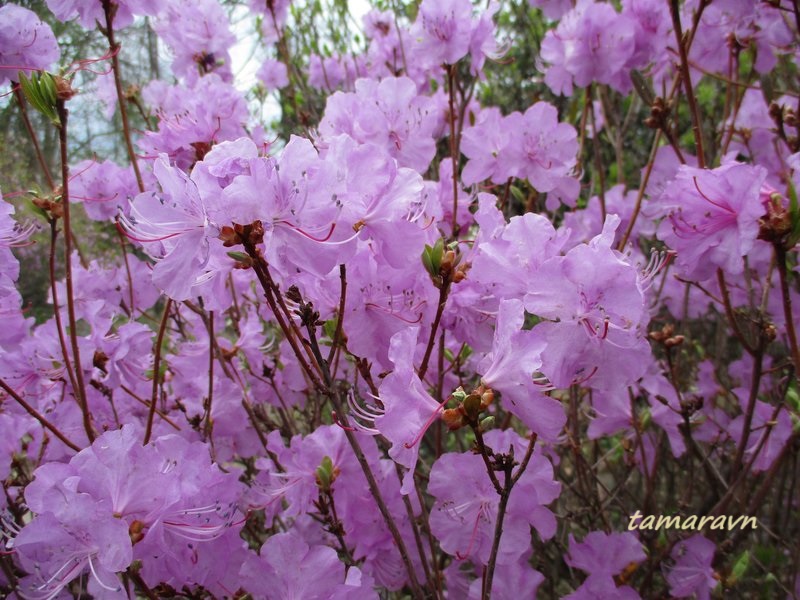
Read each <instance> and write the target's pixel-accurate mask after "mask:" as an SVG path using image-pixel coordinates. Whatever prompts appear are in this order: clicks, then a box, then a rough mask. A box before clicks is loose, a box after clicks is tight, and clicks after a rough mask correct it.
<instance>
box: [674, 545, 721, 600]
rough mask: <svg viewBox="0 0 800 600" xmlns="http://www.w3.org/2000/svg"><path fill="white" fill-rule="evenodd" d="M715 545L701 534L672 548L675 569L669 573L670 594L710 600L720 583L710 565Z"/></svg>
mask: <svg viewBox="0 0 800 600" xmlns="http://www.w3.org/2000/svg"><path fill="white" fill-rule="evenodd" d="M716 549H717V547H716V545H715V544H714V542H712V541H710V540H708V539H706V538H705V537H703V536H702V535H700V534H697V535H694V536H692V537H690V538H689V539H686V540H683V541H680V542H678V543H677V544H676V545H675V547H674V548H673V549H672V554H671V555H670V556H672V558H673V560H675V566H673V567H672V569H670V570H669V572H668V573H667V576H666V577H667V583H669V590H670V593H671V594H672V595H673V596H674V597H676V598H688V597H689V596H692V595H695V597H696V598H697V600H708V598H710V597H711V593H710V592H711V590H713V589H714V588H715V587H717V584H718V583H719V582H718V580H717V578H716V577H715V576H714V575H715V573H714V569H713V567H712V566H711V564H712V563H713V562H714V553H715V552H716Z"/></svg>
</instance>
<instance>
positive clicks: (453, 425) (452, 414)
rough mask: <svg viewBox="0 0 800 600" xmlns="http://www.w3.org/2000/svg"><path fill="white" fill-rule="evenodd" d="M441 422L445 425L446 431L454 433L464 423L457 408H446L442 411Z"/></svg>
mask: <svg viewBox="0 0 800 600" xmlns="http://www.w3.org/2000/svg"><path fill="white" fill-rule="evenodd" d="M442 421H444V424H445V425H447V429H449V430H450V431H455V430H457V429H461V428H462V427H463V426H464V425H466V422H465V421H464V414H463V413H462V412H461V411H460V410H459V409H457V408H446V409H444V410H443V411H442Z"/></svg>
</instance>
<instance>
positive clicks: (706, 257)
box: [658, 162, 767, 281]
mask: <svg viewBox="0 0 800 600" xmlns="http://www.w3.org/2000/svg"><path fill="white" fill-rule="evenodd" d="M766 177H767V171H766V169H764V168H763V167H754V166H750V165H745V164H742V163H737V162H730V163H727V164H724V165H722V166H721V167H718V168H716V169H713V170H708V169H696V168H693V167H688V166H686V165H683V166H681V168H680V169H679V170H678V174H677V175H676V176H675V179H674V180H673V181H672V183H671V184H669V185H667V187H666V188H665V190H664V193H663V194H662V195H661V197H660V198H659V200H658V203H659V204H660V205H661V206H662V208H663V209H664V210H666V211H668V218H666V219H664V221H662V222H661V226H660V227H659V229H658V236H659V238H661V239H662V240H663V241H664V242H665V243H666V244H667V245H669V246H670V248H672V249H673V250H675V251H676V252H677V253H678V256H677V259H676V264H677V266H678V267H679V268H680V269H681V271H682V273H683V275H684V276H685V277H688V278H690V279H697V280H700V281H702V280H705V279H708V278H709V277H711V276H712V275H713V274H714V271H715V270H716V269H717V268H721V269H722V270H723V271H725V272H726V273H728V274H730V275H739V274H741V273H742V271H743V270H744V263H743V261H742V257H743V256H745V255H746V254H747V253H748V252H750V250H751V249H752V248H753V246H754V244H755V242H756V238H757V237H758V228H759V225H758V219H759V218H760V217H761V216H762V215H763V214H764V213H765V212H766V211H765V209H764V206H763V205H762V203H761V199H760V196H759V193H760V190H761V187H762V185H763V184H764V181H765V180H766Z"/></svg>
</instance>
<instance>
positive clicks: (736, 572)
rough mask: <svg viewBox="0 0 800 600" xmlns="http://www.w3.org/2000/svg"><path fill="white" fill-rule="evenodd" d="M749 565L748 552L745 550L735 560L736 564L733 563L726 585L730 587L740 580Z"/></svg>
mask: <svg viewBox="0 0 800 600" xmlns="http://www.w3.org/2000/svg"><path fill="white" fill-rule="evenodd" d="M749 565H750V551H749V550H745V551H744V552H742V554H741V555H739V558H737V559H736V562H735V563H733V569H731V576H730V577H729V578H728V584H729V585H732V584H734V583H736V582H737V581H738V580H740V579H741V578H742V577H743V576H744V574H745V573H746V572H747V567H748V566H749Z"/></svg>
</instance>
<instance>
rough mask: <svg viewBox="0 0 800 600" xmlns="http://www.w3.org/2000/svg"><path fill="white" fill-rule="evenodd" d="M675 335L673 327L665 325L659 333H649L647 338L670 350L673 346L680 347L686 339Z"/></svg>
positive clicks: (669, 324) (670, 324)
mask: <svg viewBox="0 0 800 600" xmlns="http://www.w3.org/2000/svg"><path fill="white" fill-rule="evenodd" d="M674 334H675V325H673V324H672V323H667V324H666V325H664V326H663V327H662V328H661V329H660V330H659V331H651V332H650V333H649V334H648V337H649V338H650V339H651V340H653V341H654V342H656V343H657V344H662V345H663V346H664V347H665V348H667V349H670V348H674V347H675V346H680V345H681V344H682V343H683V341H684V340H685V339H686V338H684V337H683V336H682V335H674Z"/></svg>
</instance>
